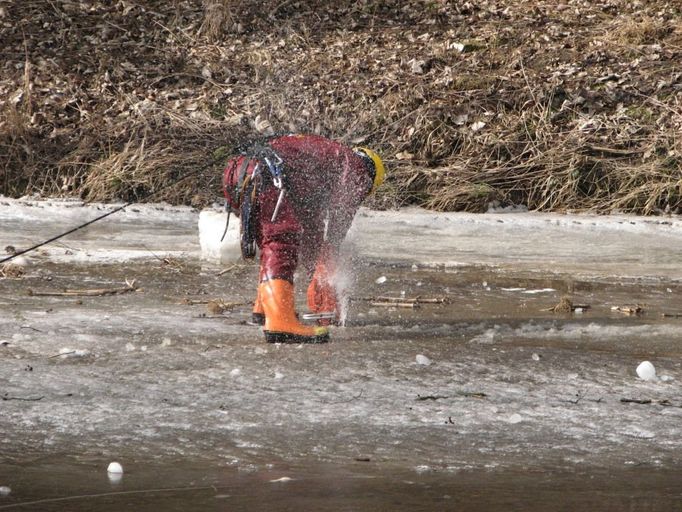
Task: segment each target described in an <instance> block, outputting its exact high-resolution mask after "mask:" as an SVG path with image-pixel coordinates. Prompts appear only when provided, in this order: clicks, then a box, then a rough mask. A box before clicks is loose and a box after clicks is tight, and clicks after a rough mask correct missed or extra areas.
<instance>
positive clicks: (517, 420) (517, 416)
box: [507, 413, 523, 425]
mask: <svg viewBox="0 0 682 512" xmlns="http://www.w3.org/2000/svg"><path fill="white" fill-rule="evenodd" d="M522 421H523V416H521V415H520V414H518V413H514V414H512V415H511V416H509V419H508V420H507V422H508V423H511V424H512V425H516V424H517V423H521V422H522Z"/></svg>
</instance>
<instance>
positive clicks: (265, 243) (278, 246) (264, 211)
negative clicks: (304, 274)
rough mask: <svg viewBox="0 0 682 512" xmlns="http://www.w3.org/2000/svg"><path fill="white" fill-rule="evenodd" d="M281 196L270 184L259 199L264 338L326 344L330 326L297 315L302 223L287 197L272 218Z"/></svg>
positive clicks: (283, 341)
mask: <svg viewBox="0 0 682 512" xmlns="http://www.w3.org/2000/svg"><path fill="white" fill-rule="evenodd" d="M278 197H279V191H278V190H277V189H276V188H274V187H268V188H266V189H265V190H263V191H262V192H261V193H260V195H259V198H258V201H259V208H258V238H259V240H258V245H259V247H260V250H261V271H260V284H259V285H258V299H257V300H260V302H261V304H262V306H263V312H264V314H265V324H264V326H263V332H264V333H265V339H266V341H268V342H270V343H323V342H326V341H328V339H329V333H328V331H327V329H325V328H320V327H312V326H308V325H304V324H302V323H301V322H299V320H298V318H297V317H296V310H295V295H294V273H295V271H296V265H297V262H298V253H299V246H300V242H301V226H300V223H299V221H298V218H297V216H296V212H295V211H294V208H293V207H292V205H291V203H290V201H289V200H288V199H287V198H286V197H285V198H284V200H283V201H282V204H281V205H280V209H279V211H278V213H277V217H276V219H275V221H274V222H273V221H272V214H273V212H274V210H275V205H276V204H277V200H278Z"/></svg>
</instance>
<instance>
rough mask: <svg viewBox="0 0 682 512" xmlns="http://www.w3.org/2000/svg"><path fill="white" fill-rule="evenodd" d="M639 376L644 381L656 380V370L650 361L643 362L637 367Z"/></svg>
mask: <svg viewBox="0 0 682 512" xmlns="http://www.w3.org/2000/svg"><path fill="white" fill-rule="evenodd" d="M637 375H638V376H639V378H640V379H642V380H656V368H654V365H653V364H651V363H650V362H649V361H642V362H641V363H640V364H639V366H638V367H637Z"/></svg>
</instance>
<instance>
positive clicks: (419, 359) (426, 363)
mask: <svg viewBox="0 0 682 512" xmlns="http://www.w3.org/2000/svg"><path fill="white" fill-rule="evenodd" d="M415 359H416V360H417V364H421V365H422V366H429V365H430V364H431V359H429V358H428V357H426V356H425V355H423V354H417V357H416V358H415Z"/></svg>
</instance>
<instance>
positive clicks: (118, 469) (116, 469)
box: [107, 462, 123, 475]
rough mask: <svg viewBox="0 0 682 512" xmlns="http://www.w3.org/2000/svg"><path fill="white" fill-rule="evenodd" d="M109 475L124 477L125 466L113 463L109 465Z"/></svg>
mask: <svg viewBox="0 0 682 512" xmlns="http://www.w3.org/2000/svg"><path fill="white" fill-rule="evenodd" d="M107 473H113V474H116V475H122V474H123V466H121V465H120V464H119V463H118V462H112V463H110V464H109V467H108V468H107Z"/></svg>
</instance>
